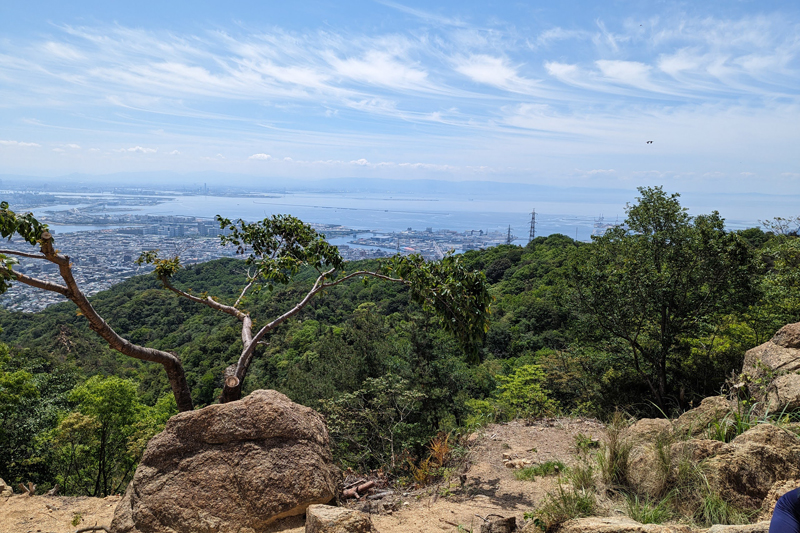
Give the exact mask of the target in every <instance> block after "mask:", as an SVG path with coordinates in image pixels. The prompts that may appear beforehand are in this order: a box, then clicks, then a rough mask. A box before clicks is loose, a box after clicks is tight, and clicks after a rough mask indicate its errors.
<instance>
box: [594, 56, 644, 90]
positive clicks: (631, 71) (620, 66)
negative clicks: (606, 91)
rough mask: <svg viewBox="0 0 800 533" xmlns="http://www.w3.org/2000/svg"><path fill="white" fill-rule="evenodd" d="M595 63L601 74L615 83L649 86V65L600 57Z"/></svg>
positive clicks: (641, 86)
mask: <svg viewBox="0 0 800 533" xmlns="http://www.w3.org/2000/svg"><path fill="white" fill-rule="evenodd" d="M595 64H596V65H597V67H598V68H599V69H600V72H602V74H603V76H604V77H605V78H606V79H608V80H610V81H612V82H615V83H622V84H625V85H632V86H634V87H639V88H651V87H652V86H653V85H652V83H651V82H650V79H649V74H650V66H648V65H645V64H644V63H640V62H638V61H618V60H611V61H610V60H605V59H601V60H598V61H595Z"/></svg>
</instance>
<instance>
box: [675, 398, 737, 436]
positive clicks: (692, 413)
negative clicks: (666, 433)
mask: <svg viewBox="0 0 800 533" xmlns="http://www.w3.org/2000/svg"><path fill="white" fill-rule="evenodd" d="M734 407H735V405H732V404H731V402H730V401H728V399H727V398H725V397H724V396H709V397H708V398H704V399H703V401H702V402H700V405H698V406H697V407H695V408H694V409H691V410H689V411H686V412H685V413H683V414H682V415H681V416H679V417H678V419H677V420H676V421H675V432H676V433H678V434H680V435H687V436H689V437H700V436H705V435H706V432H707V431H708V428H709V427H711V426H712V425H713V424H714V423H716V422H720V421H721V420H723V419H724V418H725V417H726V416H728V415H730V413H731V411H732V410H733V409H734Z"/></svg>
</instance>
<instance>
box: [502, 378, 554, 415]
mask: <svg viewBox="0 0 800 533" xmlns="http://www.w3.org/2000/svg"><path fill="white" fill-rule="evenodd" d="M497 379H498V380H499V381H500V383H501V385H500V387H499V388H498V391H499V392H498V394H497V406H498V408H500V410H501V411H502V412H504V413H505V416H506V418H509V419H510V418H516V417H524V418H536V417H541V416H546V415H549V414H552V413H554V412H555V411H556V407H557V405H556V402H554V401H553V400H551V399H550V398H549V396H548V394H549V391H548V390H547V389H545V388H543V386H542V385H543V383H544V381H545V374H544V371H543V370H542V369H541V367H539V366H538V365H523V366H521V367H519V368H517V369H516V370H515V371H514V373H513V374H512V375H510V376H502V375H500V376H497Z"/></svg>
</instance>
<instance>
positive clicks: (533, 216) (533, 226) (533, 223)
mask: <svg viewBox="0 0 800 533" xmlns="http://www.w3.org/2000/svg"><path fill="white" fill-rule="evenodd" d="M535 238H536V209H535V208H534V210H533V212H532V213H531V233H530V235H529V236H528V242H531V241H532V240H533V239H535Z"/></svg>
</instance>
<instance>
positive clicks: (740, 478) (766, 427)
mask: <svg viewBox="0 0 800 533" xmlns="http://www.w3.org/2000/svg"><path fill="white" fill-rule="evenodd" d="M705 469H706V471H707V476H708V479H709V482H710V483H711V484H712V486H713V487H714V488H715V489H716V490H717V491H718V492H719V494H720V496H722V498H723V499H724V500H725V501H727V502H729V503H732V504H733V505H735V506H737V507H740V508H742V509H758V508H760V507H761V505H762V502H763V501H764V498H766V496H767V494H768V493H769V491H770V489H771V488H772V487H773V485H774V484H775V482H777V481H781V480H786V479H792V478H797V477H800V439H798V438H797V437H796V436H794V435H792V434H790V433H789V432H787V431H785V430H783V429H781V428H778V427H776V426H773V425H771V424H761V425H759V426H756V427H755V428H753V429H751V430H749V431H746V432H744V433H742V434H741V435H739V436H738V437H736V438H735V439H733V441H732V442H731V443H730V444H726V445H725V446H724V448H721V449H720V451H719V452H718V453H717V454H716V455H714V456H713V457H711V458H709V459H708V460H707V461H706V463H705Z"/></svg>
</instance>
